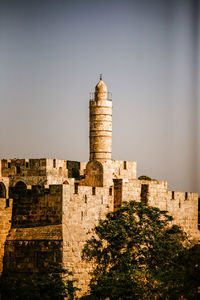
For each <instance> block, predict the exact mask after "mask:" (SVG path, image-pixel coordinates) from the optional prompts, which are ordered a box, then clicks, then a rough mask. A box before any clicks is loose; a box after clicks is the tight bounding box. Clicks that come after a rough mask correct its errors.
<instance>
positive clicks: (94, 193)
mask: <svg viewBox="0 0 200 300" xmlns="http://www.w3.org/2000/svg"><path fill="white" fill-rule="evenodd" d="M92 195H93V196H94V195H96V188H95V187H93V188H92Z"/></svg>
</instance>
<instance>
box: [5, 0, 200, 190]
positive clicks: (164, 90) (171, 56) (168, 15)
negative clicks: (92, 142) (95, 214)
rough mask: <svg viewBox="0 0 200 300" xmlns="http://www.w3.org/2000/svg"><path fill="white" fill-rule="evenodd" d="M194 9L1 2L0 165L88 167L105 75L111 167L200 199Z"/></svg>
mask: <svg viewBox="0 0 200 300" xmlns="http://www.w3.org/2000/svg"><path fill="white" fill-rule="evenodd" d="M198 2H199V1H192V0H191V1H188V0H168V1H166V0H130V1H129V0H113V1H112V0H105V1H104V0H101V1H96V0H90V1H89V0H84V1H83V0H72V1H67V0H59V1H55V0H52V1H48V0H44V1H37V0H35V1H20V0H18V1H14V0H13V1H12V0H5V1H3V0H1V1H0V105H1V106H0V107H1V110H0V158H14V157H19V158H24V157H26V158H40V157H52V158H61V159H68V160H79V161H87V160H88V157H89V139H88V136H89V126H88V120H89V117H88V116H89V111H88V106H89V103H88V102H89V93H90V92H93V91H94V87H95V85H96V83H97V82H98V79H99V74H100V73H102V74H103V80H104V82H105V83H106V84H107V87H108V89H109V91H110V92H112V98H113V159H122V160H133V161H136V162H137V165H138V176H139V175H142V174H145V175H148V176H150V177H152V178H157V179H160V180H167V181H168V183H169V188H170V189H174V190H182V191H192V192H194V191H199V192H200V176H199V175H198V174H199V173H198V172H199V169H200V168H199V160H198V157H199V148H198V147H199V131H198V126H199V114H198V113H199V105H198V69H199V57H198V46H199V45H198V43H199V38H198V34H199V31H198V9H199V7H198ZM198 176H199V177H198Z"/></svg>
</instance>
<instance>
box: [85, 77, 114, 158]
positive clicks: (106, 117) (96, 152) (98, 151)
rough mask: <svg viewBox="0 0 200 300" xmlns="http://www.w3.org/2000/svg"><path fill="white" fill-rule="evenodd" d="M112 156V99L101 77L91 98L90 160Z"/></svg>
mask: <svg viewBox="0 0 200 300" xmlns="http://www.w3.org/2000/svg"><path fill="white" fill-rule="evenodd" d="M111 156H112V100H110V99H108V97H107V88H106V85H105V83H104V82H103V81H102V80H101V79H100V81H99V83H98V84H97V86H96V88H95V97H94V99H93V100H90V160H97V161H106V160H111Z"/></svg>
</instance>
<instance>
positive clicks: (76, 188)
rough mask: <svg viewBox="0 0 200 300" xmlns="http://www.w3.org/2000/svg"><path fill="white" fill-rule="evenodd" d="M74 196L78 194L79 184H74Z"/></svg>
mask: <svg viewBox="0 0 200 300" xmlns="http://www.w3.org/2000/svg"><path fill="white" fill-rule="evenodd" d="M74 194H78V184H77V183H75V184H74Z"/></svg>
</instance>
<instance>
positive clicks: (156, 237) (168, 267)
mask: <svg viewBox="0 0 200 300" xmlns="http://www.w3.org/2000/svg"><path fill="white" fill-rule="evenodd" d="M171 221H172V217H171V216H169V215H168V214H167V212H166V211H161V210H159V209H158V208H154V207H150V206H147V205H145V204H142V203H140V202H135V201H131V202H129V203H126V202H125V203H123V204H122V206H121V207H120V208H119V209H118V210H117V211H116V212H111V213H109V214H107V217H106V219H105V220H101V221H100V223H99V225H98V226H96V227H95V229H94V233H95V234H94V236H93V237H92V238H91V239H90V240H88V241H87V243H86V245H85V247H84V249H83V254H82V255H83V259H85V260H86V261H92V262H94V264H95V268H94V272H93V277H92V279H91V281H90V290H91V295H93V296H96V297H97V298H98V299H105V298H106V297H109V298H110V299H155V297H157V298H156V299H159V298H161V299H166V298H167V299H178V298H179V296H180V295H182V294H183V282H184V266H183V265H182V264H181V263H180V262H181V260H182V258H183V257H184V256H185V252H186V248H185V247H184V246H183V242H184V241H186V235H185V234H184V233H183V232H182V231H181V229H180V228H179V227H178V226H176V225H171Z"/></svg>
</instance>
